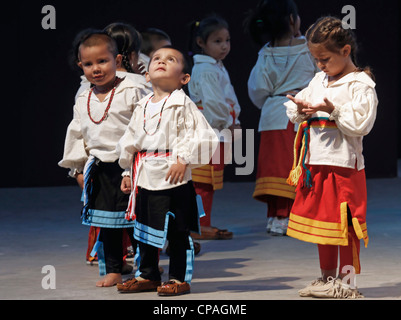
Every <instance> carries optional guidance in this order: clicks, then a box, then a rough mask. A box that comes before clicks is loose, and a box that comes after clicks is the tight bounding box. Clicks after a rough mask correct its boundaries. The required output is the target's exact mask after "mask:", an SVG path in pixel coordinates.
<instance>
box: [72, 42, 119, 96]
mask: <svg viewBox="0 0 401 320" xmlns="http://www.w3.org/2000/svg"><path fill="white" fill-rule="evenodd" d="M80 57H81V59H80V62H79V66H80V67H81V68H82V70H83V72H84V74H85V77H86V78H87V79H88V81H89V82H90V83H92V84H94V85H95V86H96V88H97V89H100V90H101V89H102V88H104V89H106V88H108V87H109V86H110V85H111V84H112V83H114V80H115V77H116V69H117V63H119V59H121V56H120V55H118V56H117V58H114V56H113V54H112V53H111V52H110V50H109V49H108V46H107V44H106V43H105V44H100V45H96V46H90V47H81V48H80Z"/></svg>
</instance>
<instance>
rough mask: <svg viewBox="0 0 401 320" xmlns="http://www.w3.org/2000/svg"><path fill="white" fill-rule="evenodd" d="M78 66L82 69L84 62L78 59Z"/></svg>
mask: <svg viewBox="0 0 401 320" xmlns="http://www.w3.org/2000/svg"><path fill="white" fill-rule="evenodd" d="M77 66H78V67H80V68H81V69H82V62H81V61H78V62H77Z"/></svg>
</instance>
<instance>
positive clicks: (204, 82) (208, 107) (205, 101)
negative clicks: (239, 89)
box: [188, 54, 241, 131]
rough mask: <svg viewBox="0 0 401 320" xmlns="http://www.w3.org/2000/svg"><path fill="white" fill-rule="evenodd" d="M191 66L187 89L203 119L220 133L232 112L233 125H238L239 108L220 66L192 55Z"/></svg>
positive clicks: (208, 57) (218, 63)
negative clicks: (192, 64) (192, 65)
mask: <svg viewBox="0 0 401 320" xmlns="http://www.w3.org/2000/svg"><path fill="white" fill-rule="evenodd" d="M194 63H195V64H194V67H193V68H192V74H191V80H190V81H189V84H188V89H189V93H190V97H191V99H192V100H193V101H194V102H195V103H196V104H197V105H198V106H199V107H200V110H201V111H202V113H203V115H204V116H205V118H206V120H207V121H208V122H209V123H210V125H211V126H212V128H215V129H217V130H219V131H221V130H223V129H227V128H228V127H230V126H231V125H232V124H233V111H234V112H235V115H234V122H235V124H239V123H240V122H239V120H238V116H239V114H240V112H241V107H240V105H239V103H238V99H237V96H236V95H235V91H234V88H233V86H232V85H231V81H230V77H229V75H228V72H227V70H226V68H225V67H224V65H223V63H222V62H221V61H217V60H215V59H213V58H212V57H210V56H208V55H203V54H197V55H195V56H194Z"/></svg>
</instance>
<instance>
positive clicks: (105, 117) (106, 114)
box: [87, 77, 122, 124]
mask: <svg viewBox="0 0 401 320" xmlns="http://www.w3.org/2000/svg"><path fill="white" fill-rule="evenodd" d="M121 80H122V79H120V78H118V77H116V79H115V80H114V83H113V89H112V90H111V94H110V99H109V103H108V104H107V107H106V109H105V110H104V113H103V117H102V118H101V119H100V120H99V121H96V120H93V118H92V115H91V110H90V100H91V96H92V92H93V90H94V89H95V87H92V88H91V89H90V91H89V95H88V103H87V110H88V116H89V119H91V121H92V122H93V123H94V124H100V123H102V122H103V121H104V120H106V119H107V117H108V115H109V109H110V106H111V102H112V101H113V97H114V93H115V92H116V88H117V85H118V84H119V83H120V82H121Z"/></svg>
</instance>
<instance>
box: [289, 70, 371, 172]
mask: <svg viewBox="0 0 401 320" xmlns="http://www.w3.org/2000/svg"><path fill="white" fill-rule="evenodd" d="M375 85H376V84H375V82H374V81H373V80H372V79H371V78H370V77H369V76H368V75H367V74H366V73H365V72H352V73H349V74H347V75H346V76H344V77H342V78H341V79H339V80H338V81H336V82H334V83H333V84H331V85H330V86H328V77H327V75H326V74H325V73H324V72H319V73H317V74H316V76H315V77H314V78H313V79H312V81H311V82H310V84H309V86H308V87H307V88H305V89H304V90H302V91H301V92H299V93H298V94H297V95H296V98H299V99H303V100H306V101H308V102H310V103H311V104H312V105H315V104H317V103H320V102H323V98H324V97H326V98H327V99H328V100H329V101H331V102H332V103H333V104H334V107H335V109H334V111H333V112H332V113H331V114H330V115H329V114H328V113H326V112H322V111H318V112H317V113H315V114H313V115H312V117H329V119H330V120H334V121H335V123H336V125H337V128H334V129H333V128H311V129H310V143H309V149H308V154H307V158H306V163H309V164H311V165H333V166H339V167H346V168H355V167H357V169H358V170H362V169H363V168H364V167H365V164H364V158H363V155H362V150H363V146H362V140H363V136H365V135H367V134H368V133H369V132H370V130H371V129H372V127H373V125H374V122H375V119H376V112H377V105H378V99H377V95H376V90H375ZM285 106H286V107H287V115H288V117H289V118H290V120H291V121H292V122H294V123H295V122H298V123H299V122H302V121H303V120H304V119H305V117H304V116H302V115H300V114H298V111H297V106H296V104H295V103H293V102H292V101H288V102H286V103H285Z"/></svg>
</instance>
